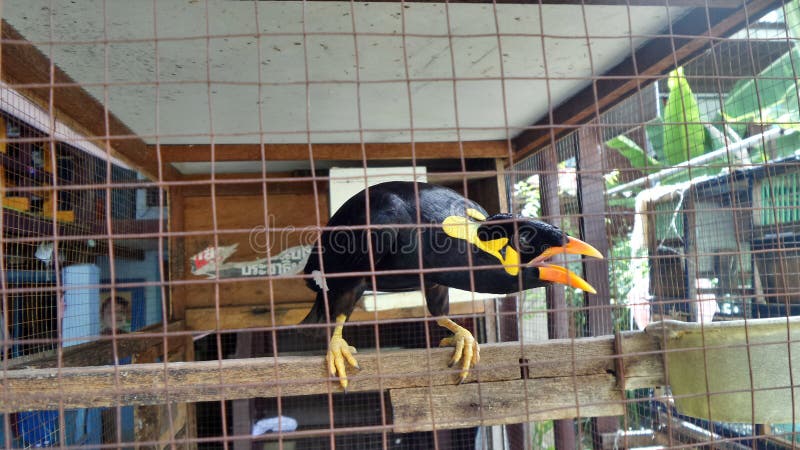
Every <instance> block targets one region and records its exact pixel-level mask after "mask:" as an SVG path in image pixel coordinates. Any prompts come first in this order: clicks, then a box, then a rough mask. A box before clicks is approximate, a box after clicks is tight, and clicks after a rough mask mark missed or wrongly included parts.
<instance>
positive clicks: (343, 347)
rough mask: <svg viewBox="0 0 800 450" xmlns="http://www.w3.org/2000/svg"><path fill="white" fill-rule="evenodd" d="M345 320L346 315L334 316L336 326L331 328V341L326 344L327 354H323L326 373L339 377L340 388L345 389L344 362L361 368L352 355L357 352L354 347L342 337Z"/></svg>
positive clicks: (357, 368)
mask: <svg viewBox="0 0 800 450" xmlns="http://www.w3.org/2000/svg"><path fill="white" fill-rule="evenodd" d="M346 321H347V316H346V315H344V314H340V315H338V316H336V327H335V328H334V329H333V336H331V342H330V343H329V344H328V354H327V355H325V360H326V361H327V362H328V373H330V374H331V376H334V377H335V376H338V377H339V384H341V385H342V389H344V390H345V391H347V370H346V366H345V365H344V362H345V361H347V363H348V364H350V365H351V366H353V367H355V368H356V370H361V368H360V367H358V361H356V359H355V358H354V357H353V354H354V353H358V352H357V351H356V348H355V347H352V346H350V345H348V344H347V341H345V340H344V338H343V337H342V329H343V328H344V323H345V322H346Z"/></svg>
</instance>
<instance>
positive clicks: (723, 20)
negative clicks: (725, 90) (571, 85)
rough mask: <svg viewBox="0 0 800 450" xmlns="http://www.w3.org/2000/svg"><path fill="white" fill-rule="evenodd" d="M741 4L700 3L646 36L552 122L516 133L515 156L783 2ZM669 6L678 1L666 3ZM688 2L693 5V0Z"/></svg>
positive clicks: (769, 0)
mask: <svg viewBox="0 0 800 450" xmlns="http://www.w3.org/2000/svg"><path fill="white" fill-rule="evenodd" d="M743 4H745V3H743V2H739V4H738V5H737V7H738V8H739V9H736V10H731V9H726V8H721V7H715V6H712V5H708V6H709V8H708V9H706V7H705V4H704V3H703V5H704V7H701V8H695V9H693V10H691V11H689V12H688V13H686V14H685V15H684V16H683V18H681V19H680V20H678V21H676V22H675V23H673V24H672V26H671V28H670V29H668V30H666V31H664V32H663V33H662V35H663V37H656V38H653V39H651V40H649V41H648V42H647V43H645V44H644V45H642V46H641V47H640V48H639V49H638V50H637V51H636V53H635V55H634V56H632V57H629V58H626V59H625V60H624V61H622V62H621V63H619V64H617V65H616V66H614V67H613V68H612V69H611V70H609V71H608V72H606V73H604V74H602V75H603V78H602V79H597V80H593V81H592V83H591V84H590V85H589V86H587V87H585V88H584V89H583V90H581V91H580V92H578V93H577V94H575V95H574V96H572V97H571V98H570V100H567V101H566V102H565V103H562V104H561V105H558V106H556V107H555V109H554V110H553V116H552V121H551V120H550V118H549V117H546V118H544V119H542V120H540V121H539V122H537V123H535V124H533V125H532V127H531V128H530V129H528V130H526V131H523V132H522V133H520V134H519V135H518V136H517V137H515V138H514V139H513V141H512V143H513V145H514V150H515V152H516V155H515V160H519V159H521V158H524V157H525V156H527V155H529V154H530V153H532V152H534V151H536V150H538V149H540V148H542V147H544V146H545V145H548V144H550V139H551V134H550V133H551V131H552V132H553V133H554V135H555V138H556V139H558V138H559V137H561V136H563V135H565V134H567V133H569V132H571V131H573V130H574V129H575V127H576V126H578V125H580V124H582V123H586V122H588V121H590V120H592V119H596V115H597V113H598V112H599V113H602V112H604V111H606V110H608V109H609V108H611V107H612V106H614V105H615V104H617V103H618V102H620V101H621V100H623V99H624V98H625V97H626V96H628V95H630V94H632V93H633V92H635V91H636V90H637V89H639V88H641V87H643V86H646V85H648V84H650V83H652V82H653V81H655V78H656V77H659V76H663V75H665V74H666V73H668V72H669V71H670V70H672V69H674V68H675V67H676V66H680V65H683V64H685V63H686V62H687V61H689V60H691V59H692V58H694V57H695V56H697V55H699V54H700V53H701V52H703V51H705V50H706V49H708V47H709V42H710V39H709V38H711V37H721V36H726V35H727V34H729V33H731V32H733V31H736V30H737V29H739V28H741V27H743V26H744V25H745V24H746V23H753V22H755V21H756V20H758V19H759V18H760V17H761V16H763V15H764V14H766V13H767V12H769V11H771V10H772V9H774V8H776V7H778V6H779V5H780V4H781V2H780V1H776V0H752V1H748V2H746V8H742V7H741V6H742V5H743ZM670 6H678V5H677V4H674V3H672V2H670ZM690 6H697V3H693V4H692V5H690ZM709 24H710V27H709ZM595 91H596V93H595Z"/></svg>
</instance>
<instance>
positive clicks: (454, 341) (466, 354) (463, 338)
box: [438, 319, 481, 384]
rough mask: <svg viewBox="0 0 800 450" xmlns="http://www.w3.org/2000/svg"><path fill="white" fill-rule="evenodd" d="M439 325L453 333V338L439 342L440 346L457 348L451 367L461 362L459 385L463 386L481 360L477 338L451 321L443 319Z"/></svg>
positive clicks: (451, 360)
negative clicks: (470, 371) (472, 369)
mask: <svg viewBox="0 0 800 450" xmlns="http://www.w3.org/2000/svg"><path fill="white" fill-rule="evenodd" d="M438 323H439V325H441V326H443V327H445V328H447V329H448V330H450V331H452V332H453V336H450V337H446V338H444V339H442V340H441V341H440V342H439V346H440V347H455V351H453V357H452V358H451V359H450V364H449V365H450V366H451V367H452V366H453V365H455V364H456V363H458V362H459V361H461V372H460V373H459V378H458V384H461V383H463V382H464V380H466V379H467V376H468V375H469V369H470V367H473V366H475V365H477V364H478V362H479V361H480V359H481V352H480V347H479V346H478V341H477V340H475V337H474V336H472V333H470V332H469V330H467V329H466V328H463V327H461V326H459V325H457V324H456V323H455V322H453V321H452V320H450V319H442V320H440V321H438Z"/></svg>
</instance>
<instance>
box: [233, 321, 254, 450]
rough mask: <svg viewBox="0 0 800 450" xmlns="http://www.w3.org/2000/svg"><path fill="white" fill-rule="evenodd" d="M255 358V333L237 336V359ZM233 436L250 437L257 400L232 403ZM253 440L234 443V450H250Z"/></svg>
mask: <svg viewBox="0 0 800 450" xmlns="http://www.w3.org/2000/svg"><path fill="white" fill-rule="evenodd" d="M251 356H253V333H252V332H242V333H237V334H236V358H249V357H251ZM232 403H233V405H232V410H233V411H232V412H233V435H234V436H248V435H249V434H250V424H251V422H252V417H253V413H254V410H255V408H254V406H255V400H254V399H251V398H245V399H239V400H233V401H232ZM252 446H253V444H252V440H251V439H244V438H240V439H236V440H235V441H233V450H250V449H251V448H252Z"/></svg>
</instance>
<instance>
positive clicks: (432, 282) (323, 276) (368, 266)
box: [303, 181, 566, 323]
mask: <svg viewBox="0 0 800 450" xmlns="http://www.w3.org/2000/svg"><path fill="white" fill-rule="evenodd" d="M487 216H488V214H487V213H486V211H485V210H484V209H483V208H482V207H481V206H480V205H478V204H477V203H475V202H473V201H472V200H469V199H467V198H464V197H463V196H462V195H460V194H458V193H457V192H455V191H453V190H451V189H448V188H445V187H442V186H436V185H431V184H427V183H413V182H399V181H395V182H388V183H381V184H378V185H375V186H372V187H370V188H369V189H367V190H365V191H362V192H360V193H358V194H356V195H355V196H353V197H352V198H350V199H349V200H348V201H347V202H345V203H344V205H342V207H341V208H340V209H339V210H338V211H337V212H336V213H335V214H334V215H333V217H331V219H330V221H329V222H328V225H327V227H328V229H326V230H325V231H324V232H323V233H322V234H321V236H320V238H319V240H318V241H317V243H316V244H315V245H314V249H313V250H312V254H311V256H310V257H309V260H308V263H307V264H306V267H305V270H304V272H305V273H306V274H307V275H310V277H309V279H308V281H307V284H308V287H309V288H311V289H313V290H314V291H316V292H317V294H318V295H317V300H316V302H315V304H314V307H313V308H312V309H311V311H310V312H309V314H308V316H307V317H306V318H305V319H304V320H303V323H318V322H325V321H326V316H327V318H329V319H331V320H333V319H334V318H335V317H336V316H338V315H340V314H345V315H348V316H349V315H350V313H351V312H352V310H353V308H354V307H355V304H356V302H357V301H358V299H359V298H360V297H361V295H362V294H363V292H364V290H365V289H376V290H379V291H398V292H403V291H414V290H423V291H425V292H426V299H427V303H428V309H429V310H430V311H431V313H432V314H434V315H443V314H446V313H447V309H448V299H447V289H446V287H454V288H458V289H463V290H470V291H476V292H484V293H494V294H507V293H512V292H518V291H520V290H524V289H530V288H535V287H539V286H543V285H544V283H543V282H542V281H541V280H539V278H538V269H536V268H535V267H528V266H522V267H520V266H519V264H517V265H515V267H518V268H519V269H518V272H519V273H518V275H512V274H510V273H509V271H508V270H506V267H504V265H503V261H502V260H500V259H498V256H497V253H489V252H487V251H485V250H482V249H481V248H478V247H477V246H476V245H474V244H473V243H470V242H468V241H467V240H464V239H461V238H454V237H453V236H451V235H449V234H448V233H447V232H445V228H444V227H443V223H444V222H445V220H446V219H448V217H450V218H451V219H449V220H457V221H458V220H461V221H463V222H470V223H472V224H474V227H476V228H477V236H478V238H480V240H482V241H490V240H493V239H503V238H505V239H507V241H508V245H509V246H510V247H511V248H513V249H516V251H518V252H519V253H520V255H521V258H522V261H521V262H523V263H524V262H527V261H529V260H530V259H532V258H534V257H535V256H537V255H539V254H541V252H542V251H544V250H545V249H547V248H548V247H551V246H560V245H563V243H564V242H566V235H565V234H564V233H563V232H562V231H561V230H559V229H558V228H556V227H554V226H552V225H549V224H546V223H544V222H540V221H536V220H532V219H528V218H523V217H520V216H514V215H510V214H498V215H495V216H491V217H487ZM367 225H369V227H367ZM367 228H368V229H367ZM500 242H502V241H500ZM507 251H509V250H508V249H507V248H505V247H504V248H503V249H501V253H500V255H501V257H505V255H504V254H503V253H502V252H507ZM421 268H422V269H430V271H428V272H425V273H424V275H423V276H422V279H421V278H420V274H419V273H420V269H421ZM448 268H449V269H448ZM442 269H448V270H442ZM381 271H400V272H402V273H398V274H391V275H385V274H378V275H376V276H374V278H373V273H374V272H381ZM323 280H324V281H323ZM326 288H327V290H326ZM326 298H327V305H328V306H327V307H326V302H325V300H326ZM326 312H327V314H326Z"/></svg>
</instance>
